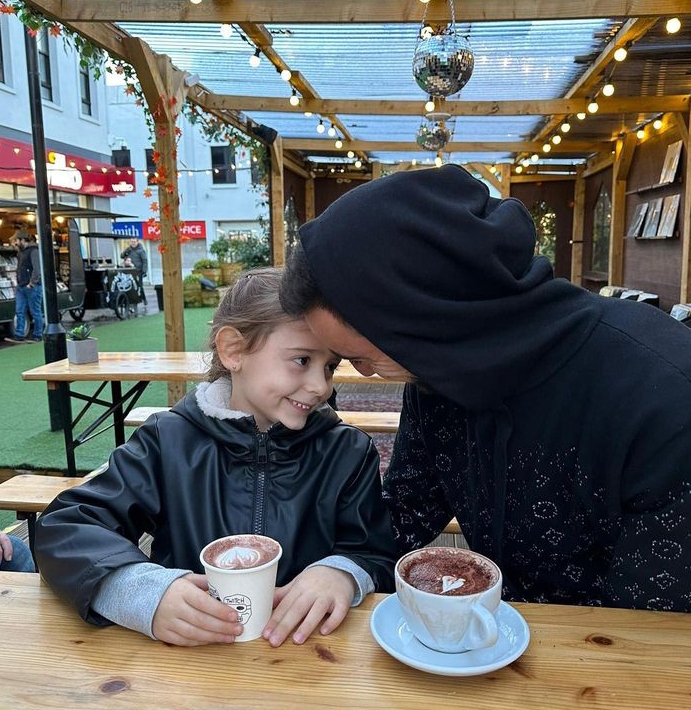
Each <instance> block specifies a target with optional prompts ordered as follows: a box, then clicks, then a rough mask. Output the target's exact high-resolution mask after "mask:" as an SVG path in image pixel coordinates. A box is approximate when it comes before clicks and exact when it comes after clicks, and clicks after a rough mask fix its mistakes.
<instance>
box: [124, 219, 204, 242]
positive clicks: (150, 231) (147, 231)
mask: <svg viewBox="0 0 691 710" xmlns="http://www.w3.org/2000/svg"><path fill="white" fill-rule="evenodd" d="M112 230H113V234H121V235H122V236H123V237H137V239H150V240H152V241H158V240H159V239H160V238H161V230H160V229H159V227H158V225H156V224H149V222H113V226H112ZM180 233H181V234H182V236H183V237H186V238H187V239H206V222H205V221H204V220H191V221H187V222H182V226H181V227H180Z"/></svg>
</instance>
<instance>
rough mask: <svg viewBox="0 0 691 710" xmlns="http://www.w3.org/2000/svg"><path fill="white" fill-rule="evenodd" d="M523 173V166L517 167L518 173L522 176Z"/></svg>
mask: <svg viewBox="0 0 691 710" xmlns="http://www.w3.org/2000/svg"><path fill="white" fill-rule="evenodd" d="M522 172H523V166H522V165H517V166H516V173H517V174H518V175H520V174H521V173H522Z"/></svg>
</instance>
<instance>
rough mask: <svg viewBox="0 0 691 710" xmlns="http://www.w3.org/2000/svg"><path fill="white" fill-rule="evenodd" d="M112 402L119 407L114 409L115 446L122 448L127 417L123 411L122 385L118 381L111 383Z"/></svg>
mask: <svg viewBox="0 0 691 710" xmlns="http://www.w3.org/2000/svg"><path fill="white" fill-rule="evenodd" d="M110 392H111V395H112V396H111V401H112V402H113V404H114V405H117V406H116V407H115V408H114V409H113V433H114V434H115V445H116V446H120V445H121V444H124V443H125V415H124V412H123V409H122V384H121V383H120V382H119V381H118V380H113V381H112V382H111V383H110Z"/></svg>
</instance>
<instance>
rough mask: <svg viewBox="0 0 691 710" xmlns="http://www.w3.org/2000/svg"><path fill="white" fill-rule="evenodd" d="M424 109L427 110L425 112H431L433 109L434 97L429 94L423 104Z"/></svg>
mask: <svg viewBox="0 0 691 710" xmlns="http://www.w3.org/2000/svg"><path fill="white" fill-rule="evenodd" d="M425 111H427V113H431V112H432V111H434V99H433V98H432V97H431V96H430V97H429V100H428V101H427V103H426V104H425Z"/></svg>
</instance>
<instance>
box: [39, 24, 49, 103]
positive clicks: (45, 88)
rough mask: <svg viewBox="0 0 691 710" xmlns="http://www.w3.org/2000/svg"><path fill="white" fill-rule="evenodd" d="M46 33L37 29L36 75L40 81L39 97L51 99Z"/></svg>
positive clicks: (47, 38)
mask: <svg viewBox="0 0 691 710" xmlns="http://www.w3.org/2000/svg"><path fill="white" fill-rule="evenodd" d="M49 44H50V43H49V37H48V33H47V32H46V31H45V30H39V32H38V34H37V35H36V45H37V47H38V75H39V79H40V82H41V98H42V99H45V100H46V101H52V100H53V78H52V76H51V71H50V46H49Z"/></svg>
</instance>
